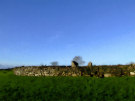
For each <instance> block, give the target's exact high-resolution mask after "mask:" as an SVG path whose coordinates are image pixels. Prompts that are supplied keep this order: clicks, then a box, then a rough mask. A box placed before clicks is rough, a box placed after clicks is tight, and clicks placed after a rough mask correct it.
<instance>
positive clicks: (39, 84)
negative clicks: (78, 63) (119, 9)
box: [0, 71, 135, 101]
mask: <svg viewBox="0 0 135 101" xmlns="http://www.w3.org/2000/svg"><path fill="white" fill-rule="evenodd" d="M134 84H135V78H134V77H111V78H94V77H93V78H91V77H61V76H59V77H26V76H15V75H13V72H12V71H0V101H134V98H135V86H134Z"/></svg>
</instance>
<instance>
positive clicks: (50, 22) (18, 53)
mask: <svg viewBox="0 0 135 101" xmlns="http://www.w3.org/2000/svg"><path fill="white" fill-rule="evenodd" d="M74 56H82V58H83V60H84V61H86V64H87V63H88V62H89V61H92V62H93V63H94V64H98V65H99V64H126V63H129V62H131V61H133V62H135V0H0V64H7V65H8V64H11V65H40V64H47V65H49V63H50V62H52V61H58V62H59V64H60V65H69V64H70V63H71V60H72V59H73V57H74Z"/></svg>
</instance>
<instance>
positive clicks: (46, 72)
mask: <svg viewBox="0 0 135 101" xmlns="http://www.w3.org/2000/svg"><path fill="white" fill-rule="evenodd" d="M13 71H14V74H15V75H22V76H91V77H93V76H95V77H111V76H135V66H131V65H115V66H114V65H113V66H111V65H110V66H92V63H89V65H88V66H83V67H78V66H74V63H73V62H72V66H68V67H66V66H54V67H53V66H27V67H16V68H14V69H13ZM133 74H134V75H133Z"/></svg>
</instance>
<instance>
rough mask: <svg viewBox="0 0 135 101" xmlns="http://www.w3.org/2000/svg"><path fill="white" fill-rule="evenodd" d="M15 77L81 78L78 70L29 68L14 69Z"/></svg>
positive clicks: (42, 67) (45, 67) (44, 67)
mask: <svg viewBox="0 0 135 101" xmlns="http://www.w3.org/2000/svg"><path fill="white" fill-rule="evenodd" d="M13 71H14V74H15V75H22V76H81V71H80V70H79V69H78V68H71V67H47V66H40V67H38V66H29V67H17V68H14V70H13Z"/></svg>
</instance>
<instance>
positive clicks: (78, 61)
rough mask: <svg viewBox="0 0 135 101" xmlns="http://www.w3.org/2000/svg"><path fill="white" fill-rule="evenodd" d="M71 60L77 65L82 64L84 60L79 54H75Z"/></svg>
mask: <svg viewBox="0 0 135 101" xmlns="http://www.w3.org/2000/svg"><path fill="white" fill-rule="evenodd" d="M73 61H75V62H77V63H78V64H79V65H83V64H84V63H85V61H83V60H82V57H81V56H75V57H74V58H73Z"/></svg>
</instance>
